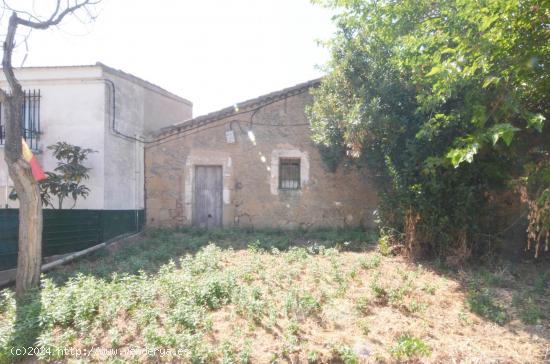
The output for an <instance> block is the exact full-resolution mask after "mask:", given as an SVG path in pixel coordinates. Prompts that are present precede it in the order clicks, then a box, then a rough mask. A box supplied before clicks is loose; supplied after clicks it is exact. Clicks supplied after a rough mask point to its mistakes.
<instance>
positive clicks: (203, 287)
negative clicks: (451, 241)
mask: <svg viewBox="0 0 550 364" xmlns="http://www.w3.org/2000/svg"><path fill="white" fill-rule="evenodd" d="M376 241H377V238H376V236H374V234H365V233H364V232H361V231H356V230H339V231H334V230H325V231H313V232H303V231H302V232H300V231H295V232H283V231H260V232H252V231H238V230H226V231H199V230H194V229H185V230H183V229H182V230H175V231H169V230H157V231H152V232H150V233H148V234H147V236H145V237H142V238H135V239H134V240H133V241H130V242H128V243H126V244H123V245H120V246H118V247H110V248H109V249H108V250H104V251H101V252H97V253H95V254H93V255H90V256H88V257H86V258H84V259H82V260H80V261H78V262H76V263H73V264H70V265H67V266H64V267H62V268H60V269H58V270H56V271H53V272H51V273H49V274H46V275H44V276H43V279H42V287H41V289H40V290H36V291H34V292H31V293H30V294H29V295H28V296H27V297H25V299H24V300H21V301H19V302H16V300H15V299H14V295H13V292H12V291H11V290H10V289H5V290H3V291H0V363H11V362H14V361H16V360H19V359H25V358H27V356H26V355H24V353H23V352H21V351H14V350H13V348H23V347H27V348H28V347H35V348H39V349H40V350H38V351H37V352H36V353H35V354H37V355H36V356H37V357H38V358H39V359H41V360H49V361H56V362H73V361H75V360H76V361H78V360H84V361H91V362H112V363H115V362H148V361H155V362H188V363H213V362H214V363H269V362H273V363H286V362H294V363H295V362H308V363H332V362H343V363H363V362H395V361H398V362H401V361H413V362H416V361H421V362H434V363H438V362H452V361H453V360H454V361H457V362H475V361H476V360H477V361H478V359H479V357H483V358H484V359H486V360H487V361H488V362H490V361H493V362H496V361H504V362H512V363H513V362H518V363H519V362H537V361H542V360H543V358H544V355H545V354H544V353H545V350H546V348H545V346H544V342H545V340H548V339H549V338H550V335H549V334H548V331H547V330H548V323H549V322H548V318H547V317H545V315H544V314H545V307H546V308H547V307H548V302H549V294H548V289H547V288H548V287H547V277H548V273H547V272H548V269H547V265H543V264H539V265H537V266H534V265H532V264H525V265H519V266H518V267H516V268H517V269H515V270H510V269H502V268H498V267H497V268H494V269H489V268H487V267H484V268H480V269H470V270H462V271H460V272H457V273H455V274H451V273H446V274H445V275H440V274H439V273H438V271H437V269H432V267H431V263H430V262H424V264H423V265H420V264H414V263H411V262H408V261H407V260H405V259H403V258H401V257H393V256H384V255H383V254H381V252H379V251H377V248H376V246H375V242H376ZM495 323H496V324H497V325H495ZM539 326H540V327H542V328H539ZM533 330H539V331H537V335H538V337H540V338H541V340H540V341H536V340H534V339H533V338H532V332H533ZM466 338H467V340H466ZM92 348H96V349H95V351H93V352H91V350H92ZM97 348H101V350H98V349H97ZM63 349H65V350H63ZM69 349H70V350H69ZM84 352H87V353H88V354H87V355H86V356H84V355H83V353H84ZM90 352H91V354H90Z"/></svg>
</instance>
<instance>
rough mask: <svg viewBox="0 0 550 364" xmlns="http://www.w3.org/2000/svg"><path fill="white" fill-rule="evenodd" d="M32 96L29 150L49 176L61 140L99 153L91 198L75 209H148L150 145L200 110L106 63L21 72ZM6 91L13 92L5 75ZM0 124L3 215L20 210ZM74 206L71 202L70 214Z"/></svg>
mask: <svg viewBox="0 0 550 364" xmlns="http://www.w3.org/2000/svg"><path fill="white" fill-rule="evenodd" d="M15 73H16V76H17V78H18V79H19V81H20V82H21V84H22V86H23V89H24V90H25V91H26V92H27V102H26V104H25V128H26V129H27V130H26V135H27V143H28V144H29V145H30V146H31V148H32V149H33V152H34V153H35V155H36V156H37V158H38V160H39V162H40V164H41V165H42V167H43V169H44V171H53V169H54V168H55V167H56V165H57V161H56V160H55V159H54V158H53V156H52V154H51V151H49V150H48V149H46V147H47V146H48V145H51V144H55V143H56V142H59V141H65V142H68V143H70V144H74V145H78V146H81V147H84V148H91V149H94V150H96V151H97V152H98V153H94V154H91V155H90V156H89V158H88V160H87V161H86V165H87V166H88V167H90V168H92V170H91V172H90V179H89V180H87V181H86V182H85V184H86V185H87V186H88V187H89V188H90V190H91V192H90V195H89V196H88V198H87V199H79V200H78V202H77V204H76V206H75V209H91V210H126V211H127V210H136V211H138V210H143V209H144V171H143V165H144V162H143V155H144V144H143V143H141V142H139V140H140V139H144V137H145V135H147V134H148V133H149V132H151V131H152V130H155V129H159V128H161V127H164V126H168V125H172V124H174V123H177V122H181V121H183V120H187V119H191V118H192V109H193V104H192V103H191V102H190V101H189V100H186V99H184V98H182V97H180V96H177V95H175V94H173V93H170V92H168V91H166V90H164V89H162V88H161V87H159V86H156V85H154V84H152V83H150V82H147V81H145V80H143V79H140V78H138V77H136V76H133V75H131V74H128V73H125V72H123V71H120V70H116V69H113V68H111V67H108V66H106V65H104V64H102V63H99V62H98V63H96V64H95V65H87V66H63V67H25V68H19V69H16V71H15ZM0 85H1V86H2V87H4V88H5V87H6V81H5V78H4V75H3V73H1V74H0ZM3 130H4V125H3V118H2V120H0V208H17V202H14V201H11V200H9V198H8V195H9V193H10V191H11V189H12V183H11V181H10V179H9V176H8V171H7V166H6V164H5V162H4V149H3V144H4V133H3ZM71 204H72V201H67V203H66V205H68V206H66V207H70V206H71Z"/></svg>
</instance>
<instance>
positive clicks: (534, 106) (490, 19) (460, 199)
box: [308, 0, 550, 256]
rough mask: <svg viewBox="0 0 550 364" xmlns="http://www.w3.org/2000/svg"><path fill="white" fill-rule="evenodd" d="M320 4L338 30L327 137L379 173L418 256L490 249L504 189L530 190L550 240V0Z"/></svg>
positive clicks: (323, 100)
mask: <svg viewBox="0 0 550 364" xmlns="http://www.w3.org/2000/svg"><path fill="white" fill-rule="evenodd" d="M320 3H322V4H323V5H325V6H329V7H333V8H336V9H337V14H338V15H337V16H335V21H336V22H337V25H338V30H337V33H336V35H335V37H334V39H332V40H331V41H330V42H328V45H329V47H330V49H331V52H332V59H331V61H330V62H329V64H328V66H327V71H328V75H327V76H326V77H325V78H324V79H323V81H322V83H321V86H320V88H319V89H318V90H317V91H316V92H315V95H314V96H315V103H314V105H313V106H312V107H311V108H310V109H309V110H308V113H309V116H310V120H311V122H312V128H313V131H314V140H315V142H316V143H317V144H318V145H319V148H320V150H321V153H322V155H323V157H324V160H325V161H326V162H327V166H328V167H329V168H336V167H337V165H338V162H339V161H340V160H341V159H342V158H350V157H351V158H354V159H355V160H356V161H357V162H358V163H359V164H360V165H367V166H369V167H370V168H371V169H372V171H373V174H374V175H375V176H376V177H377V182H378V184H379V187H380V190H381V200H382V202H381V206H380V219H381V224H382V227H383V228H384V229H387V230H388V231H392V232H395V233H396V234H394V235H397V237H398V238H403V239H404V240H405V242H406V243H407V245H408V247H409V248H410V249H411V250H414V251H415V252H418V251H423V252H426V251H428V252H431V253H435V254H457V253H458V254H462V255H465V256H468V255H470V254H471V253H474V254H475V253H477V254H481V253H483V249H484V248H485V247H487V246H488V245H491V244H492V243H493V241H489V242H488V244H483V242H484V241H486V240H487V239H488V240H494V237H495V234H498V231H497V227H498V224H495V222H494V221H492V219H491V216H490V214H491V206H492V205H491V201H493V200H494V199H495V196H496V195H498V193H495V191H498V189H499V188H500V189H507V190H511V189H514V190H518V189H519V188H520V187H522V188H523V189H522V191H523V193H522V196H523V199H524V200H525V201H526V202H529V206H530V207H531V214H530V216H529V219H530V229H531V230H532V233H530V240H531V242H534V243H535V244H536V250H537V252H538V251H539V248H540V247H541V246H540V243H541V242H544V241H546V244H547V241H548V228H549V225H550V218H549V216H548V215H549V213H548V206H549V205H550V203H549V201H550V189H549V186H550V173H549V168H550V167H549V163H548V159H549V154H548V153H549V149H550V148H549V147H550V145H549V144H550V138H549V133H548V131H549V127H548V126H547V125H546V124H548V123H547V122H546V121H547V120H548V118H549V117H550V72H549V71H550V6H549V5H550V1H548V0H542V1H540V0H539V1H536V0H523V1H518V0H487V1H469V0H461V1H460V0H429V1H428V0H403V1H390V0H379V1H374V0H373V1H366V0H365V1H361V0H333V1H330V0H329V1H320ZM513 186H515V187H513ZM545 206H546V207H545ZM533 209H534V210H533ZM535 210H536V211H535ZM533 211H535V212H533ZM545 239H546V240H545ZM543 245H544V244H543ZM418 248H420V249H418Z"/></svg>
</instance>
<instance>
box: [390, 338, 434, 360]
mask: <svg viewBox="0 0 550 364" xmlns="http://www.w3.org/2000/svg"><path fill="white" fill-rule="evenodd" d="M390 353H391V355H392V356H393V357H394V358H396V359H398V360H400V359H402V358H404V357H405V358H407V359H412V358H415V357H422V356H430V354H431V349H430V347H429V346H428V345H427V344H426V343H425V342H424V341H422V340H421V339H419V338H416V337H413V336H410V335H401V336H400V337H399V339H397V342H396V343H395V345H394V346H393V347H392V348H391V349H390Z"/></svg>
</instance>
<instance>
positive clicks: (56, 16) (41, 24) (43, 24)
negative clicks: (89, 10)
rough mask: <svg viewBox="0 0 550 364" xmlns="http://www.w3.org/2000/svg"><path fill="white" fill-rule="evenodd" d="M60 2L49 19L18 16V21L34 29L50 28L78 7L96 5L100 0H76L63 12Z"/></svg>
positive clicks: (59, 0) (59, 1)
mask: <svg viewBox="0 0 550 364" xmlns="http://www.w3.org/2000/svg"><path fill="white" fill-rule="evenodd" d="M60 3H61V0H58V1H57V6H56V9H55V12H54V13H53V14H52V15H51V16H50V18H49V19H48V20H45V21H31V20H25V19H21V18H18V23H19V24H21V25H23V26H26V27H29V28H33V29H48V28H49V27H51V26H54V25H57V24H59V23H60V22H61V20H63V18H64V17H65V16H66V15H68V14H72V13H74V12H75V11H77V10H78V9H80V8H82V7H85V6H86V5H95V4H97V3H99V1H93V0H84V1H83V2H81V3H79V2H76V3H75V4H74V5H73V6H67V8H65V10H63V11H62V12H61V13H59V9H60Z"/></svg>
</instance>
